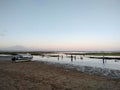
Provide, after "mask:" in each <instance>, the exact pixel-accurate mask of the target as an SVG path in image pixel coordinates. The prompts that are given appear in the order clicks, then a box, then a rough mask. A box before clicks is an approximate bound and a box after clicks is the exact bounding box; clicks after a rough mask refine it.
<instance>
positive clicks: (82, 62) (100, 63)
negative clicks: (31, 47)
mask: <svg viewBox="0 0 120 90" xmlns="http://www.w3.org/2000/svg"><path fill="white" fill-rule="evenodd" d="M33 60H37V61H46V62H51V63H60V64H71V65H74V66H90V67H100V68H109V69H116V70H120V60H107V59H106V60H102V59H91V58H88V56H82V55H76V56H73V59H71V56H70V55H69V56H66V55H60V57H50V56H47V55H46V56H44V57H42V56H33Z"/></svg>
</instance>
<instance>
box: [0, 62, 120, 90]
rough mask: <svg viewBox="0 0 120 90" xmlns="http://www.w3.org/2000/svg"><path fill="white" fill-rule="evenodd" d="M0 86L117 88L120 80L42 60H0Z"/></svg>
mask: <svg viewBox="0 0 120 90" xmlns="http://www.w3.org/2000/svg"><path fill="white" fill-rule="evenodd" d="M0 90H120V80H118V79H110V78H107V77H101V76H95V75H88V74H85V73H81V72H78V71H74V70H66V69H64V68H62V67H56V66H54V65H48V64H45V63H42V62H17V63H11V62H10V61H0Z"/></svg>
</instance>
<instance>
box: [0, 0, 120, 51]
mask: <svg viewBox="0 0 120 90" xmlns="http://www.w3.org/2000/svg"><path fill="white" fill-rule="evenodd" d="M15 45H21V46H24V47H27V48H35V49H37V48H38V49H45V50H120V0H0V48H5V47H10V46H15Z"/></svg>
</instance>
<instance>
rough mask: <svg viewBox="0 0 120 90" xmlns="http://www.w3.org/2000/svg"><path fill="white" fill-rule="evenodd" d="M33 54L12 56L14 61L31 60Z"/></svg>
mask: <svg viewBox="0 0 120 90" xmlns="http://www.w3.org/2000/svg"><path fill="white" fill-rule="evenodd" d="M32 58H33V56H32V55H31V54H29V53H27V54H17V55H14V56H13V57H12V61H31V60H32Z"/></svg>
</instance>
